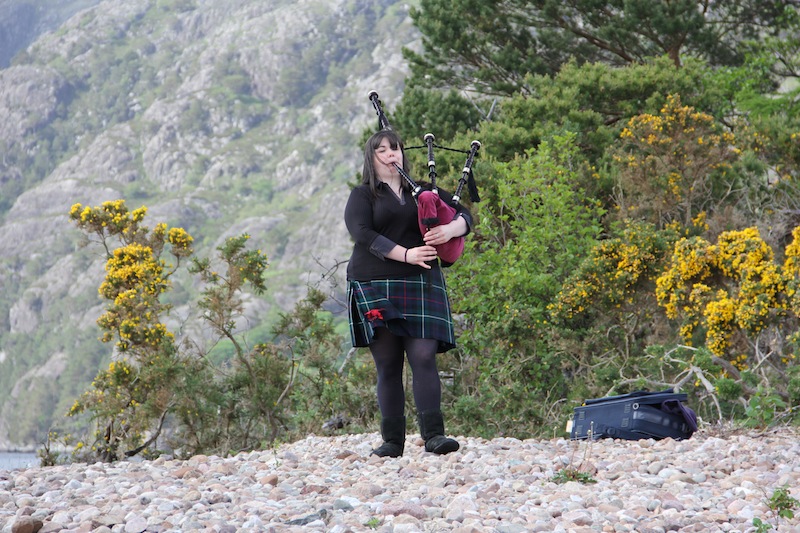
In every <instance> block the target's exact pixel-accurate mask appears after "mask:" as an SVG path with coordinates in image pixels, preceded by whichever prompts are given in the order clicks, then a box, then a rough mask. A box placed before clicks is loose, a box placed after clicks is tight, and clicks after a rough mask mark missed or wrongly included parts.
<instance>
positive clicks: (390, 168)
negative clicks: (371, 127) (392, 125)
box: [375, 138, 403, 178]
mask: <svg viewBox="0 0 800 533" xmlns="http://www.w3.org/2000/svg"><path fill="white" fill-rule="evenodd" d="M395 164H397V165H398V166H400V167H402V166H403V151H402V150H401V149H400V145H397V146H396V147H395V148H392V146H391V143H390V142H389V139H386V138H384V139H383V140H382V141H381V143H380V144H379V145H378V147H377V148H376V149H375V171H376V172H377V173H378V177H380V178H388V177H391V176H397V175H398V172H397V168H395V166H394V165H395Z"/></svg>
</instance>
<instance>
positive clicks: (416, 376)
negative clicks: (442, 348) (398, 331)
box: [369, 327, 442, 418]
mask: <svg viewBox="0 0 800 533" xmlns="http://www.w3.org/2000/svg"><path fill="white" fill-rule="evenodd" d="M438 347H439V341H437V340H436V339H412V338H410V337H398V336H397V335H395V334H393V333H392V332H390V331H389V330H388V329H387V328H385V327H381V328H376V329H375V336H374V338H373V341H372V344H370V345H369V349H370V351H371V352H372V358H373V359H374V360H375V367H376V368H377V370H378V406H379V407H380V409H381V416H382V417H383V418H388V417H394V416H403V415H404V414H405V402H406V397H405V391H404V389H403V363H404V360H405V357H403V352H405V355H406V357H408V364H409V366H410V367H411V373H412V374H411V375H412V389H413V391H414V403H415V404H416V406H417V412H419V413H421V412H424V411H431V410H437V411H438V410H439V409H440V407H441V401H442V385H441V383H440V381H439V370H438V369H437V368H436V349H437V348H438Z"/></svg>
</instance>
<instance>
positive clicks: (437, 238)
mask: <svg viewBox="0 0 800 533" xmlns="http://www.w3.org/2000/svg"><path fill="white" fill-rule="evenodd" d="M466 233H467V223H466V221H465V220H464V218H463V217H456V219H455V220H453V221H452V222H450V223H449V224H442V225H441V226H436V227H435V228H431V229H429V230H428V231H426V232H425V235H423V236H422V239H423V240H424V241H425V244H428V245H430V246H439V245H440V244H444V243H446V242H449V241H450V239H453V238H455V237H461V236H462V235H464V234H466Z"/></svg>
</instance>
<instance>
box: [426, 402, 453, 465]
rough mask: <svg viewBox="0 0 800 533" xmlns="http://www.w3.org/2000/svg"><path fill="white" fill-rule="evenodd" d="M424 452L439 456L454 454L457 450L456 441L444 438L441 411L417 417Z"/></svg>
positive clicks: (428, 412) (429, 412)
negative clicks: (423, 442)
mask: <svg viewBox="0 0 800 533" xmlns="http://www.w3.org/2000/svg"><path fill="white" fill-rule="evenodd" d="M417 421H418V422H419V430H420V433H421V434H422V440H424V441H425V451H428V452H433V453H438V454H440V455H442V454H445V453H450V452H454V451H456V450H457V449H458V448H459V445H458V441H455V440H453V439H450V438H447V437H445V436H444V418H442V412H441V411H426V412H424V413H419V416H418V417H417Z"/></svg>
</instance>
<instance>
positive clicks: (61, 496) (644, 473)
mask: <svg viewBox="0 0 800 533" xmlns="http://www.w3.org/2000/svg"><path fill="white" fill-rule="evenodd" d="M798 437H800V434H798V432H797V431H796V430H793V429H789V428H784V429H779V430H774V431H767V432H764V433H756V432H750V433H746V434H735V433H729V434H727V435H726V434H722V433H720V432H718V433H717V434H713V435H712V434H709V433H706V432H704V431H700V432H698V433H695V435H694V436H692V438H690V439H688V440H684V441H674V440H671V439H665V440H661V441H653V440H641V441H623V440H609V439H605V440H599V441H594V442H588V441H570V440H568V439H550V440H516V439H510V438H498V439H492V440H484V439H478V438H470V437H463V436H457V437H456V438H457V439H458V440H459V442H460V443H461V449H460V450H459V451H457V452H454V453H451V454H448V455H444V456H437V455H434V454H430V453H427V452H425V451H424V448H423V447H422V441H421V439H420V438H419V436H418V435H409V436H408V437H407V439H406V450H405V454H404V455H403V457H400V458H378V457H376V456H370V450H371V449H372V448H373V447H375V446H377V445H378V444H379V443H380V438H379V436H378V434H377V433H367V434H359V435H337V436H314V435H311V436H308V437H307V438H305V439H303V440H300V441H297V442H294V443H291V444H285V445H281V446H279V447H276V448H275V449H271V450H264V451H254V452H247V453H241V454H239V455H236V456H232V457H224V458H223V457H215V456H195V457H192V458H190V459H187V460H175V459H170V458H167V457H161V458H159V459H156V460H153V461H122V462H117V463H95V464H82V463H81V464H69V465H59V466H53V467H46V468H41V467H35V468H26V469H16V470H0V532H2V533H35V532H37V531H38V532H42V533H48V532H55V531H59V532H87V533H88V532H100V533H105V532H125V533H139V532H142V531H152V532H173V531H174V532H178V531H200V532H222V533H234V532H239V531H242V532H245V531H253V532H256V531H258V532H262V531H263V532H272V531H275V532H284V531H285V532H294V531H297V532H300V531H326V532H336V533H345V532H351V531H352V532H355V531H377V532H387V533H389V532H391V533H401V532H408V533H411V532H417V531H453V532H459V533H472V532H500V533H522V532H527V531H533V532H545V531H547V532H550V531H555V532H576V533H583V532H586V533H588V532H598V531H600V532H626V531H632V532H633V531H635V532H641V533H644V532H654V533H655V532H659V533H661V532H666V531H681V532H690V531H692V532H714V531H725V532H751V531H756V527H755V526H754V519H756V518H758V519H759V520H761V521H763V522H764V523H765V524H768V525H770V526H771V530H772V531H779V532H784V531H787V532H789V531H798V532H800V509H797V510H795V515H796V516H795V517H794V518H790V519H787V518H778V517H777V515H776V513H775V512H774V511H773V510H771V509H770V506H769V503H768V502H769V498H770V497H771V496H772V495H773V493H774V491H775V489H776V488H779V487H786V488H787V489H788V492H789V494H790V495H791V496H792V497H793V498H795V499H798V500H800V438H798ZM565 468H567V469H568V470H567V471H566V472H582V473H583V474H581V476H580V477H581V478H583V479H584V481H586V482H581V481H574V480H573V481H566V482H563V483H559V482H556V481H555V479H557V478H559V477H567V476H563V474H564V473H565V472H562V476H558V473H559V471H561V470H562V469H565Z"/></svg>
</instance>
